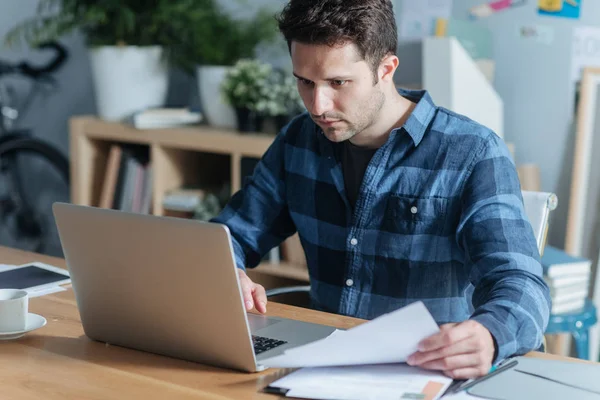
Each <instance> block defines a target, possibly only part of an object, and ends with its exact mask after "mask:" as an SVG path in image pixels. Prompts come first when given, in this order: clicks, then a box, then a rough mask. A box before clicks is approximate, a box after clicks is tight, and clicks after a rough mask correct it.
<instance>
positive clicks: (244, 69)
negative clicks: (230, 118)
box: [221, 59, 273, 132]
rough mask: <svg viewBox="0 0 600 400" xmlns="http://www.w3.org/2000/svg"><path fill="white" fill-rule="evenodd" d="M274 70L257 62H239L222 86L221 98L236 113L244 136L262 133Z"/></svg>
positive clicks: (266, 64) (246, 60)
mask: <svg viewBox="0 0 600 400" xmlns="http://www.w3.org/2000/svg"><path fill="white" fill-rule="evenodd" d="M272 72H273V67H272V66H271V64H269V63H264V62H261V61H260V60H257V59H242V60H239V61H238V62H237V63H236V64H235V65H234V66H233V68H231V69H230V70H228V72H227V74H226V75H225V79H224V80H223V82H222V84H221V91H222V94H223V96H224V98H225V100H226V102H227V103H228V104H230V105H231V106H232V107H233V109H234V110H235V115H236V120H237V128H238V130H240V131H241V132H256V131H260V130H262V117H263V116H264V111H265V109H266V108H267V107H269V99H270V98H271V97H272V91H271V89H272V88H271V85H270V82H269V77H270V75H271V74H272Z"/></svg>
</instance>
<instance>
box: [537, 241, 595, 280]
mask: <svg viewBox="0 0 600 400" xmlns="http://www.w3.org/2000/svg"><path fill="white" fill-rule="evenodd" d="M542 267H543V268H544V275H546V276H547V277H549V278H558V277H566V276H574V275H583V276H588V277H589V275H590V273H591V267H592V261H591V260H588V259H586V258H583V257H575V256H572V255H570V254H567V253H566V252H565V251H564V250H560V249H558V248H556V247H552V246H546V248H545V250H544V255H543V256H542Z"/></svg>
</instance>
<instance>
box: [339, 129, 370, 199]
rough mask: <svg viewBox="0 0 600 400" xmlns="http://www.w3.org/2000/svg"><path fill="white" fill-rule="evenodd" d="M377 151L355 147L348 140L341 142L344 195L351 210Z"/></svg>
mask: <svg viewBox="0 0 600 400" xmlns="http://www.w3.org/2000/svg"><path fill="white" fill-rule="evenodd" d="M376 151H377V149H369V148H366V147H359V146H355V145H353V144H352V143H350V141H349V140H345V141H344V142H342V157H341V158H342V171H343V172H344V185H345V186H346V195H347V196H348V200H350V204H351V205H352V208H354V206H355V204H356V199H357V198H358V192H359V191H360V185H361V184H362V181H363V177H364V175H365V171H366V170H367V167H368V166H369V162H371V158H372V157H373V154H375V152H376Z"/></svg>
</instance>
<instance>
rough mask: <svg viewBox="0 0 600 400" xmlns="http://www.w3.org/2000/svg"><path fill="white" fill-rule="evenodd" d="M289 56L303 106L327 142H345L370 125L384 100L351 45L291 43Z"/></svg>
mask: <svg viewBox="0 0 600 400" xmlns="http://www.w3.org/2000/svg"><path fill="white" fill-rule="evenodd" d="M291 56H292V64H293V67H294V75H295V76H296V78H297V79H298V91H299V92H300V96H301V97H302V100H303V101H304V106H305V107H306V109H307V110H308V112H309V113H310V115H311V116H312V119H313V120H314V121H315V123H317V125H319V126H320V127H321V129H323V132H324V133H325V136H326V137H327V138H328V139H329V140H331V141H332V142H342V141H344V140H348V139H350V138H351V137H353V136H354V135H356V134H359V133H360V132H362V131H363V130H365V129H366V128H368V127H369V126H371V125H372V124H373V122H374V121H375V120H376V118H377V117H378V115H379V111H380V110H381V108H382V106H383V103H384V100H385V96H384V94H383V92H382V91H381V85H380V83H381V81H379V80H378V83H376V84H375V83H374V81H375V78H374V76H373V70H372V68H371V66H370V65H369V64H368V63H367V62H366V61H365V60H363V59H361V57H360V54H359V52H358V49H357V48H356V46H355V45H354V44H353V43H349V44H345V45H343V46H337V47H329V46H326V45H308V44H302V43H297V42H292V46H291Z"/></svg>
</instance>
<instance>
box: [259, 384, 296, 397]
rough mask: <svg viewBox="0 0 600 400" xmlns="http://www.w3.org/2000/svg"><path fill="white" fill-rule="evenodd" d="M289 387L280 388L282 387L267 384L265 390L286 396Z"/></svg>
mask: <svg viewBox="0 0 600 400" xmlns="http://www.w3.org/2000/svg"><path fill="white" fill-rule="evenodd" d="M289 391H290V390H289V389H285V388H280V387H275V386H266V387H264V388H263V392H265V393H269V394H280V395H283V396H285V395H286V393H287V392H289Z"/></svg>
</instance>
